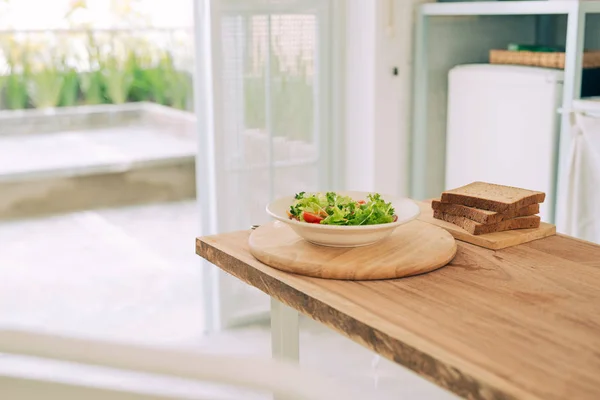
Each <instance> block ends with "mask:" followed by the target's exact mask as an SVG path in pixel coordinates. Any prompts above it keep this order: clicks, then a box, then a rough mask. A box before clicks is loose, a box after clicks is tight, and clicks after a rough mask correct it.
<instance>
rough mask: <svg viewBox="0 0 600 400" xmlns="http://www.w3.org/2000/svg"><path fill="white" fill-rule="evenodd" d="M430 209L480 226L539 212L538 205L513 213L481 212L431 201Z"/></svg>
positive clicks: (457, 205) (476, 209) (477, 209)
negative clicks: (468, 220) (477, 223)
mask: <svg viewBox="0 0 600 400" xmlns="http://www.w3.org/2000/svg"><path fill="white" fill-rule="evenodd" d="M431 208H433V209H434V210H436V211H441V212H443V213H445V214H449V215H456V216H459V217H465V218H469V219H471V220H473V221H475V222H479V223H481V224H496V223H498V222H500V221H503V220H506V219H511V218H516V217H526V216H528V215H534V214H537V213H539V212H540V205H539V203H536V204H531V205H529V206H525V207H523V208H519V209H518V210H516V211H514V212H508V213H499V212H495V211H488V210H481V209H479V208H475V207H467V206H462V205H460V204H452V203H442V202H441V201H439V200H433V201H432V202H431Z"/></svg>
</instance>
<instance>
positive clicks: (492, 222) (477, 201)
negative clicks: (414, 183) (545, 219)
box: [431, 182, 546, 235]
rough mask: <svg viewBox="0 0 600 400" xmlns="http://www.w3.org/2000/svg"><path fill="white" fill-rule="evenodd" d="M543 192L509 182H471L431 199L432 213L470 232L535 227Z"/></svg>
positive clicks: (538, 223) (543, 197) (475, 233)
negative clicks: (507, 184) (508, 184)
mask: <svg viewBox="0 0 600 400" xmlns="http://www.w3.org/2000/svg"><path fill="white" fill-rule="evenodd" d="M545 198H546V194H545V193H543V192H537V191H533V190H527V189H519V188H515V187H511V186H502V185H495V184H492V183H485V182H473V183H471V184H468V185H466V186H462V187H460V188H458V189H453V190H448V191H445V192H443V193H442V197H441V199H440V200H433V202H432V203H431V206H432V208H433V217H434V218H437V219H441V220H444V221H446V222H450V223H453V224H455V225H458V226H460V227H461V228H463V229H464V230H466V231H467V232H469V233H470V234H472V235H483V234H486V233H492V232H501V231H508V230H512V229H528V228H538V227H539V226H540V217H539V216H538V215H536V214H538V213H539V212H540V203H543V202H544V199H545Z"/></svg>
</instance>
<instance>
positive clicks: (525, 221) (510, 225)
mask: <svg viewBox="0 0 600 400" xmlns="http://www.w3.org/2000/svg"><path fill="white" fill-rule="evenodd" d="M433 218H437V219H441V220H443V221H446V222H450V223H453V224H454V225H457V226H460V227H461V228H463V229H464V230H466V231H467V232H469V233H470V234H471V235H483V234H486V233H492V232H502V231H508V230H512V229H529V228H539V226H540V217H539V216H538V215H529V216H526V217H517V218H511V219H505V220H504V221H500V222H498V223H495V224H488V225H485V224H480V223H479V222H475V221H473V220H471V219H469V218H465V217H459V216H457V215H450V214H446V213H443V212H441V211H434V212H433Z"/></svg>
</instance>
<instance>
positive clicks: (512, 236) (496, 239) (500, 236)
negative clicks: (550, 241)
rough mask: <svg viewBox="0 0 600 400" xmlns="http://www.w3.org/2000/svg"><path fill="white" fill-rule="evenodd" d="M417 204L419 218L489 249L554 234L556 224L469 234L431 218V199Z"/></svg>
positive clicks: (496, 248) (466, 240)
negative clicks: (419, 208) (419, 211)
mask: <svg viewBox="0 0 600 400" xmlns="http://www.w3.org/2000/svg"><path fill="white" fill-rule="evenodd" d="M419 206H420V207H421V215H420V216H419V220H421V221H424V222H428V223H430V224H433V225H436V226H439V227H440V228H444V229H445V230H447V231H448V232H450V233H451V234H452V236H454V238H455V239H457V240H462V241H463V242H467V243H471V244H474V245H476V246H481V247H485V248H486V249H490V250H500V249H505V248H507V247H512V246H517V245H519V244H523V243H527V242H531V241H532V240H537V239H542V238H545V237H548V236H552V235H555V234H556V226H554V225H552V224H548V223H545V222H542V223H541V224H540V227H539V228H535V229H515V230H512V231H504V232H494V233H488V234H485V235H471V234H470V233H469V232H467V231H465V230H464V229H462V228H461V227H459V226H456V225H454V224H451V223H450V222H446V221H442V220H439V219H435V218H433V210H432V209H431V201H422V202H419Z"/></svg>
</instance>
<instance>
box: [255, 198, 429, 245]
mask: <svg viewBox="0 0 600 400" xmlns="http://www.w3.org/2000/svg"><path fill="white" fill-rule="evenodd" d="M336 193H338V194H340V195H343V196H350V197H351V198H352V199H354V200H357V201H358V200H366V199H367V195H369V194H370V193H372V192H336ZM381 198H382V199H383V200H385V201H386V202H391V203H392V206H393V207H394V209H395V210H396V215H397V216H398V220H397V221H396V222H390V223H387V224H377V225H361V226H339V225H321V224H309V223H307V222H300V221H296V220H294V219H290V218H289V216H288V214H287V211H288V210H289V209H290V206H291V205H292V204H293V203H294V200H295V198H294V196H286V197H281V198H279V199H277V200H275V201H273V202H272V203H271V204H269V205H268V206H267V213H268V214H269V215H271V216H272V217H273V218H275V219H277V220H279V221H281V222H285V223H286V224H288V225H289V226H290V227H291V228H292V229H293V230H294V231H295V232H296V233H297V234H298V235H299V236H301V237H302V238H304V239H305V240H307V241H309V242H311V243H314V244H319V245H322V246H330V247H358V246H366V245H369V244H373V243H375V242H378V241H380V240H382V239H385V238H386V237H388V236H389V235H391V234H392V232H394V229H396V228H397V227H399V226H400V225H402V224H405V223H407V222H410V221H412V220H414V219H416V218H417V217H418V216H419V214H420V212H421V211H420V209H419V206H418V205H417V204H416V203H415V202H414V201H412V200H410V199H407V198H404V197H396V196H389V195H383V194H382V195H381Z"/></svg>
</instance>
